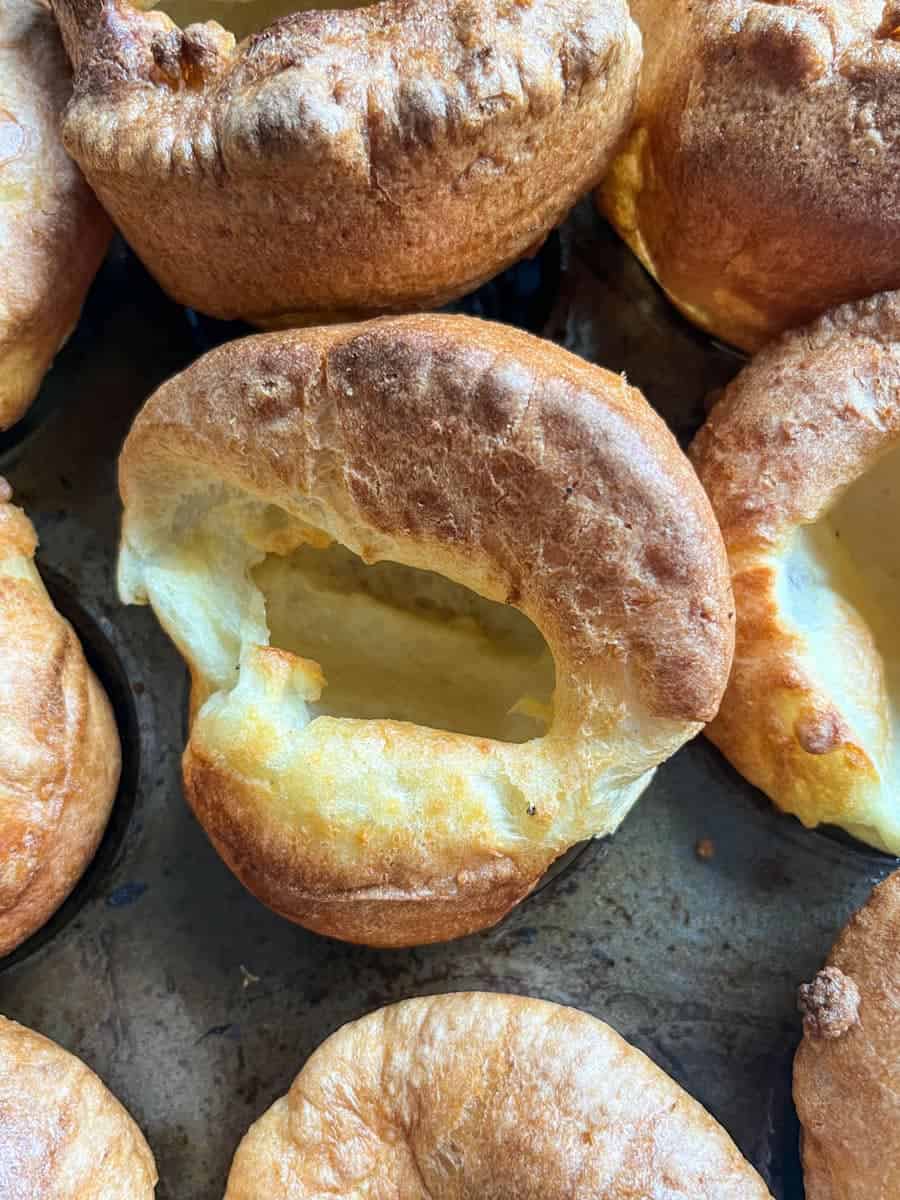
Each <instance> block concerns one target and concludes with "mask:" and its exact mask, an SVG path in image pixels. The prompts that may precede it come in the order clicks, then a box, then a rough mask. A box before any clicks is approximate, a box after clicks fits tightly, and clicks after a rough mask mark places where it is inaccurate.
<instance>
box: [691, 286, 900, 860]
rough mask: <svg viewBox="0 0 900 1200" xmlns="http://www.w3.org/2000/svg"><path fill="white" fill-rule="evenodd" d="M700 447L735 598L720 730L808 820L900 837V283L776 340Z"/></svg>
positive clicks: (719, 736) (750, 774)
mask: <svg viewBox="0 0 900 1200" xmlns="http://www.w3.org/2000/svg"><path fill="white" fill-rule="evenodd" d="M692 456H693V459H694V464H695V466H696V467H697V472H698V474H699V475H700V479H701V481H702V482H703V484H704V485H705V487H706V490H707V492H708V494H709V497H710V499H711V501H712V505H713V509H714V510H715V512H716V515H717V517H718V519H719V524H720V526H721V528H722V533H723V536H724V538H725V545H726V547H727V549H728V555H729V558H730V560H731V573H732V583H733V585H734V594H735V604H736V606H737V641H736V647H735V658H734V669H733V671H732V675H731V680H730V682H729V685H728V689H727V691H726V693H725V699H724V700H723V702H722V707H721V710H720V712H719V715H718V717H717V718H716V720H715V721H714V722H713V723H712V724H711V725H710V726H709V728H708V730H707V732H708V734H709V736H710V737H711V738H712V740H713V741H714V742H715V743H716V745H717V746H719V747H720V749H721V750H723V751H724V753H725V754H726V755H727V757H728V758H730V759H731V761H732V762H733V763H734V765H735V766H736V767H737V768H738V770H739V771H741V772H743V774H744V775H746V776H747V778H748V779H749V780H750V781H751V782H752V783H755V784H756V785H757V787H760V788H762V789H763V791H765V792H767V793H768V794H769V795H770V796H771V797H772V799H773V800H774V801H775V803H776V804H777V805H778V806H779V807H780V808H783V809H784V810H785V811H787V812H791V813H794V814H795V815H796V816H798V817H799V818H800V820H801V821H802V822H803V823H804V824H805V825H809V826H812V825H817V824H819V823H820V822H826V823H829V824H833V825H840V826H842V827H843V828H844V829H846V830H848V831H849V832H850V833H852V834H854V835H855V836H856V837H858V838H860V839H861V840H862V841H864V842H868V843H870V844H871V845H873V846H877V847H880V848H881V849H884V850H888V851H890V852H891V853H893V854H900V724H898V720H900V630H898V625H897V619H896V614H897V603H898V596H900V293H898V292H892V293H885V294H883V295H880V296H875V297H874V298H871V299H869V300H866V301H861V302H859V303H855V304H848V305H845V306H843V307H841V308H838V309H836V310H835V311H834V312H832V313H830V314H829V315H827V316H825V317H822V318H821V319H820V320H819V321H817V322H816V323H815V324H813V325H811V326H808V327H807V328H805V329H801V330H798V331H796V332H794V333H789V334H786V335H785V336H784V337H782V338H781V339H779V340H778V341H776V342H774V343H773V344H772V345H771V346H769V347H768V348H767V349H766V350H764V351H763V352H762V353H761V354H760V355H759V356H758V357H757V358H755V359H754V360H753V362H752V363H751V364H750V366H748V367H746V368H745V369H744V371H742V372H741V374H740V375H739V376H738V377H737V379H736V380H735V381H734V383H732V384H731V386H730V387H729V388H728V389H727V391H726V392H725V395H724V398H723V399H722V400H720V401H719V403H718V404H717V405H716V407H715V408H714V409H713V411H712V414H711V416H710V418H709V420H708V421H707V423H706V425H705V426H704V427H703V429H702V430H701V431H700V433H699V435H698V437H697V440H696V442H695V444H694V447H693V449H692Z"/></svg>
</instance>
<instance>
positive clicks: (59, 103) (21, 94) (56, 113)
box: [0, 0, 110, 429]
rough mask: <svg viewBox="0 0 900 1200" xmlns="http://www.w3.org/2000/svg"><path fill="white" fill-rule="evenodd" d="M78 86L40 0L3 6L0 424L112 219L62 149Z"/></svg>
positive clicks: (68, 307)
mask: <svg viewBox="0 0 900 1200" xmlns="http://www.w3.org/2000/svg"><path fill="white" fill-rule="evenodd" d="M71 92H72V84H71V78H70V74H69V67H68V63H67V62H66V55H65V51H64V50H63V47H62V43H61V41H60V38H59V31H58V30H57V28H56V24H55V22H54V20H53V17H52V15H51V13H50V11H49V9H48V8H47V6H46V5H45V4H43V3H41V2H40V0H4V3H3V5H2V7H0V246H2V248H3V249H2V253H3V275H2V280H3V282H2V285H0V429H6V428H7V427H8V426H10V425H12V424H14V422H16V421H18V420H19V418H20V417H21V416H22V415H23V414H24V412H25V411H26V409H27V408H28V406H29V404H31V401H32V400H33V399H34V396H35V394H36V393H37V390H38V388H39V387H40V384H41V380H42V379H43V377H44V373H45V372H46V371H47V369H48V367H49V366H50V364H51V362H52V361H53V356H54V355H55V354H56V352H57V350H58V349H59V347H60V346H61V345H62V343H63V342H64V341H65V340H66V338H67V337H68V336H69V334H70V333H71V331H72V328H73V326H74V325H75V323H76V321H77V320H78V314H79V312H80V311H81V305H82V303H83V301H84V297H85V293H86V292H87V290H88V287H89V286H90V283H91V280H92V279H93V278H94V274H95V272H96V270H97V267H98V266H99V264H100V260H101V259H102V257H103V254H104V252H105V250H106V247H107V244H108V242H109V236H110V224H109V221H108V220H107V218H106V216H105V215H104V213H103V211H102V209H101V208H100V205H99V204H98V203H97V201H96V200H95V199H94V197H93V195H92V194H91V191H90V189H89V188H88V187H87V185H86V184H85V182H84V179H83V178H82V176H81V172H80V171H79V170H78V168H77V167H76V166H75V164H74V163H73V162H72V160H71V159H70V158H69V156H68V155H67V154H66V152H65V150H64V149H63V146H62V141H61V139H60V135H59V128H58V125H59V119H60V115H61V113H62V110H63V108H64V106H65V104H66V102H67V101H68V99H69V97H70V95H71Z"/></svg>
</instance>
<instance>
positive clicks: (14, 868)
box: [0, 479, 119, 955]
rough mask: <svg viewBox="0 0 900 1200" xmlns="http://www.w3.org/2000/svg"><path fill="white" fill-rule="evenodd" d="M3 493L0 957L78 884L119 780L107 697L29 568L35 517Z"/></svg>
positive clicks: (4, 489) (0, 485) (5, 489)
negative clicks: (14, 504) (30, 518)
mask: <svg viewBox="0 0 900 1200" xmlns="http://www.w3.org/2000/svg"><path fill="white" fill-rule="evenodd" d="M9 498H10V491H9V485H8V484H7V483H6V481H5V480H3V479H0V955H3V954H8V953H9V952H10V951H11V950H13V949H15V947H16V946H18V945H19V943H20V942H23V941H24V940H25V939H26V938H27V937H29V936H30V935H31V934H32V933H34V932H35V930H37V929H39V928H40V927H41V926H42V925H43V924H44V923H45V922H46V921H47V920H48V919H49V917H51V916H52V914H53V913H54V912H55V911H56V910H57V908H59V906H60V904H62V902H63V900H65V898H66V896H68V894H69V892H70V891H71V890H72V888H73V887H74V886H75V884H76V883H77V882H78V880H79V879H80V877H81V875H82V873H83V872H84V869H85V867H86V866H87V865H88V863H89V862H90V860H91V858H92V857H93V855H94V851H95V850H96V848H97V844H98V842H99V841H100V838H101V835H102V834H103V830H104V828H105V827H106V822H107V819H108V818H109V813H110V809H111V808H112V803H113V798H114V796H115V793H116V786H117V784H118V781H119V738H118V734H117V733H116V726H115V721H114V720H113V715H112V710H111V709H110V706H109V701H108V700H107V698H106V695H105V693H104V691H103V689H102V688H101V687H100V684H99V683H98V682H97V680H96V678H95V677H94V674H93V672H92V671H91V669H90V667H88V665H87V663H86V662H85V660H84V654H83V652H82V649H81V645H80V643H79V641H78V638H77V637H76V635H75V632H74V630H73V629H72V627H71V625H70V624H69V622H68V621H66V620H64V619H63V618H62V617H61V616H60V614H59V613H58V612H57V611H56V609H55V608H54V607H53V601H52V600H51V599H50V597H49V596H48V595H47V592H46V590H45V588H44V585H43V583H42V582H41V578H40V576H39V575H38V573H37V570H36V569H35V566H34V562H33V557H34V551H35V546H36V544H37V539H36V537H35V533H34V529H33V528H32V525H31V522H30V521H29V520H28V518H27V517H26V516H25V514H24V513H23V512H22V510H21V509H18V508H15V507H14V506H13V505H12V504H10V503H9Z"/></svg>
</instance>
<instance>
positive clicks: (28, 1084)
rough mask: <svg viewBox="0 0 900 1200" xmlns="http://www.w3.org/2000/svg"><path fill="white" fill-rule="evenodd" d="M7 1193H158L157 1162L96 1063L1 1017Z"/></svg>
mask: <svg viewBox="0 0 900 1200" xmlns="http://www.w3.org/2000/svg"><path fill="white" fill-rule="evenodd" d="M0 1184H2V1194H3V1200H76V1198H77V1200H111V1198H112V1197H117V1198H121V1200H152V1197H153V1192H154V1186H155V1184H156V1167H155V1165H154V1162H153V1155H152V1154H151V1152H150V1147H149V1146H148V1145H147V1143H146V1142H145V1140H144V1136H143V1134H142V1133H141V1131H140V1129H138V1127H137V1125H136V1124H135V1123H134V1121H133V1120H132V1119H131V1117H130V1116H129V1115H128V1113H127V1112H126V1111H125V1109H124V1108H123V1107H122V1105H121V1104H120V1103H119V1101H118V1100H117V1099H116V1098H115V1096H113V1095H112V1094H111V1093H110V1092H109V1091H108V1090H107V1089H106V1087H104V1085H103V1083H102V1082H101V1081H100V1080H99V1079H98V1078H97V1076H96V1075H95V1074H94V1072H93V1071H91V1070H90V1068H89V1067H86V1066H85V1064H84V1063H83V1062H82V1061H81V1059H79V1058H76V1057H75V1055H74V1054H69V1053H68V1051H66V1050H63V1049H62V1047H61V1046H58V1045H57V1044H56V1043H55V1042H51V1041H50V1040H49V1038H45V1037H41V1035H40V1034H39V1033H35V1032H33V1030H31V1029H26V1028H25V1027H24V1026H23V1025H17V1024H16V1023H15V1022H14V1021H8V1020H7V1019H6V1018H5V1017H0Z"/></svg>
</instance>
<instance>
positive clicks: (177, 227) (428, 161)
mask: <svg viewBox="0 0 900 1200" xmlns="http://www.w3.org/2000/svg"><path fill="white" fill-rule="evenodd" d="M53 3H54V10H55V12H56V14H57V16H58V18H59V21H60V24H61V26H62V29H63V36H64V38H65V41H66V45H67V48H68V50H69V54H70V56H71V58H72V62H73V64H74V66H75V97H74V100H73V102H72V103H71V104H70V105H69V108H68V111H67V114H66V119H65V123H64V138H65V143H66V146H67V147H68V149H69V151H70V153H71V154H72V155H73V156H74V158H75V159H76V160H77V161H78V162H79V163H80V164H81V167H82V169H83V170H84V172H85V174H86V175H87V178H88V180H89V181H90V183H91V185H92V187H93V188H94V189H95V191H96V192H97V194H98V196H99V197H100V199H101V200H102V202H103V204H104V205H105V206H106V208H107V211H108V212H109V213H110V215H111V216H112V217H113V219H114V220H115V222H116V224H117V225H118V226H119V228H120V229H121V230H122V232H123V233H124V234H125V236H126V238H127V239H128V241H129V242H130V243H131V245H132V246H133V247H134V249H135V251H136V252H137V253H138V254H139V255H140V257H141V258H142V259H143V261H144V263H145V264H146V266H147V267H148V268H149V270H150V271H151V272H152V273H153V274H154V275H155V276H156V278H157V279H158V280H159V282H160V283H161V284H162V286H163V287H164V288H165V289H166V290H167V291H168V292H169V293H170V294H171V295H172V296H174V297H175V299H176V300H178V301H180V302H181V303H183V304H187V305H191V306H192V307H194V308H196V309H199V310H200V311H201V312H204V313H209V314H211V315H212V316H215V317H226V318H232V317H241V318H243V319H245V320H248V321H252V322H255V323H256V324H258V325H262V326H268V327H276V326H287V325H298V324H313V323H316V322H318V321H334V320H339V319H353V318H356V317H359V316H371V315H374V314H376V313H379V312H397V311H407V310H409V309H413V308H429V307H437V306H439V305H441V304H443V303H445V302H446V301H449V300H451V299H453V298H455V297H457V296H460V295H462V294H463V293H464V292H467V291H469V290H471V289H472V288H475V287H476V286H478V285H479V284H481V283H482V282H484V281H485V280H486V279H488V278H489V277H490V276H492V275H494V274H496V273H497V272H498V271H500V270H501V269H502V268H504V267H506V266H508V265H509V264H510V263H512V262H514V261H516V260H517V259H519V258H521V257H522V256H523V255H525V254H527V253H528V252H529V251H530V250H532V249H534V248H535V247H536V246H538V245H539V244H540V243H541V242H542V241H543V239H544V237H545V236H546V235H547V233H548V232H549V231H550V229H551V228H552V227H553V226H554V225H555V224H557V223H558V222H559V221H560V220H562V218H563V217H564V216H565V214H566V212H567V211H568V209H569V208H570V206H571V205H572V203H573V202H574V200H575V199H576V198H577V197H578V196H579V195H580V194H582V193H584V192H585V191H587V190H588V189H590V188H591V187H592V186H594V184H596V183H597V182H598V181H599V179H600V177H601V176H602V174H603V172H604V170H605V169H606V166H607V164H608V163H609V161H610V158H611V156H612V154H613V153H614V151H615V149H616V147H617V145H618V143H619V142H620V140H621V138H622V137H623V136H624V134H625V133H626V131H627V129H628V125H629V122H630V120H631V114H632V109H633V104H634V95H635V90H636V82H637V75H638V70H639V66H640V58H641V51H640V35H639V34H638V32H637V29H636V27H635V26H634V24H633V23H632V22H631V20H630V18H629V16H628V6H627V4H626V0H524V2H522V3H507V2H506V0H503V2H500V0H385V2H384V3H381V4H377V5H373V6H372V7H369V8H366V9H361V10H358V11H338V12H300V13H297V12H296V11H295V8H296V0H288V3H284V2H283V0H281V2H279V0H275V3H272V2H271V0H269V2H268V3H267V0H261V3H260V5H259V7H257V5H256V4H254V3H247V4H240V3H234V4H231V5H229V4H227V3H218V4H216V5H214V6H213V11H214V12H215V13H216V14H218V15H220V16H223V19H227V17H225V16H224V14H225V13H226V12H227V11H228V9H229V8H230V10H231V11H232V12H234V13H235V14H236V17H237V19H238V20H239V21H240V22H241V29H242V31H244V30H246V29H247V28H248V27H252V24H253V20H252V18H253V16H254V15H255V16H256V17H257V18H258V19H259V20H260V21H262V22H265V21H266V20H267V19H270V18H271V17H272V16H273V15H275V14H276V13H278V12H282V13H292V14H293V15H289V16H284V17H283V19H281V20H278V21H276V22H275V24H272V25H270V26H269V27H268V28H264V29H262V31H261V32H258V33H255V34H254V35H253V36H252V37H249V38H247V39H246V40H244V41H241V42H240V43H238V44H235V40H234V37H233V35H232V34H231V33H228V32H226V31H225V29H223V28H222V26H220V25H219V24H217V23H216V22H215V21H207V22H206V23H205V24H188V25H187V27H186V28H185V29H183V30H182V29H180V28H178V26H176V25H175V24H173V22H172V21H171V20H170V19H169V17H168V16H165V15H164V14H163V13H161V12H149V13H144V12H141V11H139V10H138V9H137V8H134V7H132V6H131V5H130V4H129V3H128V2H127V0H53ZM162 7H164V8H165V7H166V4H165V3H163V6H162ZM301 7H302V4H301ZM351 7H352V5H351ZM172 8H173V11H174V12H175V13H176V15H177V16H178V18H179V20H182V21H185V22H187V21H189V20H194V21H196V20H197V19H198V18H199V19H200V20H203V19H204V15H205V13H206V5H205V2H204V0H195V2H194V3H193V4H192V2H191V0H175V2H174V3H173V5H172Z"/></svg>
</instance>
